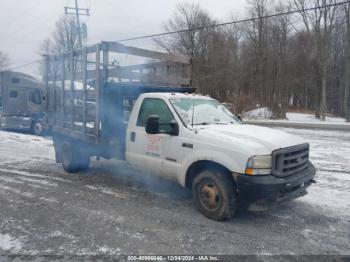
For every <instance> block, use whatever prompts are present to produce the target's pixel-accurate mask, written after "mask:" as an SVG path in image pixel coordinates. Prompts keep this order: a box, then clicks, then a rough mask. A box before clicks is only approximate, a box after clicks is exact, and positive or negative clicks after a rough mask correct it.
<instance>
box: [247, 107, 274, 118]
mask: <svg viewBox="0 0 350 262" xmlns="http://www.w3.org/2000/svg"><path fill="white" fill-rule="evenodd" d="M272 116H273V113H272V111H271V110H270V109H269V108H267V107H261V108H257V109H254V110H251V111H248V112H245V113H243V118H244V119H249V120H265V119H271V118H272Z"/></svg>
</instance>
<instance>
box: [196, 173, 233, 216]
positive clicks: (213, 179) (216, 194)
mask: <svg viewBox="0 0 350 262" xmlns="http://www.w3.org/2000/svg"><path fill="white" fill-rule="evenodd" d="M192 192H193V198H194V202H195V204H196V207H197V209H198V210H199V211H200V212H201V213H202V214H203V215H205V216H206V217H208V218H210V219H213V220H218V221H222V220H225V219H229V218H232V217H233V216H234V215H235V213H236V210H237V202H238V201H237V194H236V190H235V185H234V183H233V181H232V179H231V178H230V177H228V175H227V174H224V173H223V172H221V171H218V170H204V171H202V172H200V173H199V174H198V175H197V176H196V177H195V178H194V180H193V184H192Z"/></svg>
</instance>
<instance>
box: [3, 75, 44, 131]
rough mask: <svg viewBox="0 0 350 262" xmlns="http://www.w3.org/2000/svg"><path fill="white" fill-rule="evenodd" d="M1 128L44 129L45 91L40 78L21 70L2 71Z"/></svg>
mask: <svg viewBox="0 0 350 262" xmlns="http://www.w3.org/2000/svg"><path fill="white" fill-rule="evenodd" d="M0 78H1V88H0V89H1V95H0V97H1V105H0V108H1V112H0V114H1V128H3V129H12V130H25V131H32V132H33V133H34V134H36V135H41V134H42V133H43V131H44V121H45V120H44V117H45V107H46V106H45V103H46V101H45V100H46V98H45V93H44V85H43V83H42V82H40V81H39V80H37V79H35V78H33V77H31V76H29V75H26V74H23V73H19V72H12V71H5V72H1V76H0Z"/></svg>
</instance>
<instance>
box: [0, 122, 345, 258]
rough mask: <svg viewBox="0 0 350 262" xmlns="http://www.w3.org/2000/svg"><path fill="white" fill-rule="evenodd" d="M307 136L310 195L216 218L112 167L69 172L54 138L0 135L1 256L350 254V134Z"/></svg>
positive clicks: (164, 185)
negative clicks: (312, 174)
mask: <svg viewBox="0 0 350 262" xmlns="http://www.w3.org/2000/svg"><path fill="white" fill-rule="evenodd" d="M283 130H286V131H288V132H290V133H293V134H297V135H300V136H302V137H305V138H307V139H308V140H309V141H310V143H311V147H312V151H311V160H312V161H313V163H314V164H315V166H316V168H317V170H318V176H317V179H316V180H317V182H318V183H317V184H315V185H312V186H311V188H310V189H309V195H307V196H305V197H304V198H301V199H297V200H295V201H293V202H290V203H287V204H285V205H284V206H281V207H278V208H276V209H274V210H270V211H267V212H259V213H248V212H244V213H240V214H238V216H237V217H236V218H234V219H233V220H231V221H227V222H215V221H211V220H209V219H207V218H205V217H203V216H202V215H201V214H200V213H198V212H197V211H196V209H195V207H194V205H193V203H192V199H191V192H189V191H188V190H185V189H182V188H181V187H179V186H177V185H176V184H173V183H171V182H168V181H165V180H161V179H159V178H155V177H151V176H148V175H144V174H142V173H139V172H135V171H133V170H131V169H129V168H128V167H127V166H126V165H125V164H124V163H120V162H117V161H100V162H97V161H94V162H93V164H92V168H91V170H90V171H89V172H87V173H80V174H76V175H68V174H66V173H65V172H64V171H63V169H62V168H61V166H60V165H57V164H56V163H55V161H54V154H53V147H52V142H51V141H50V139H47V138H40V137H34V136H31V135H26V134H19V133H8V132H3V131H0V206H1V208H0V255H10V254H26V255H51V254H55V255H120V254H122V255H125V254H127V255H131V254H177V255H179V254H235V255H237V254H241V255H246V254H250V255H251V254H254V255H260V254H264V255H269V254H274V255H275V254H278V255H290V254H322V255H328V254H342V255H350V230H349V229H350V171H349V169H350V134H349V132H342V131H316V130H302V129H298V130H296V129H283Z"/></svg>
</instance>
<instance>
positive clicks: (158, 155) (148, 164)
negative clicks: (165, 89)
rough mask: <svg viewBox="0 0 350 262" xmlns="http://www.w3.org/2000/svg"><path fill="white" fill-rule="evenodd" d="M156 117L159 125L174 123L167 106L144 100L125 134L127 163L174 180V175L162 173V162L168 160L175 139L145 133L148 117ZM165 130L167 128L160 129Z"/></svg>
mask: <svg viewBox="0 0 350 262" xmlns="http://www.w3.org/2000/svg"><path fill="white" fill-rule="evenodd" d="M151 115H158V116H159V121H160V122H161V123H170V122H171V121H174V120H175V118H174V115H173V113H172V112H171V110H170V109H169V107H168V105H167V104H166V103H165V101H163V100H162V99H159V98H145V99H144V100H143V102H142V105H141V107H140V111H139V114H138V117H137V120H136V123H135V124H134V123H132V124H131V126H132V128H129V129H128V133H127V142H126V144H127V150H126V151H127V152H126V157H127V161H128V162H129V163H130V164H131V165H133V166H135V167H137V168H138V169H140V170H147V171H149V172H151V173H153V174H156V175H160V176H165V177H167V178H169V179H174V178H175V173H176V172H173V173H171V172H170V173H169V172H164V161H166V159H170V160H171V161H175V160H173V158H171V156H172V155H175V154H172V153H171V152H172V151H173V150H176V149H175V148H174V147H173V148H172V146H171V145H173V144H176V143H175V142H174V141H175V139H177V137H174V136H170V135H167V134H157V135H150V134H147V133H146V131H145V125H146V121H147V119H148V117H149V116H151ZM161 128H167V126H164V127H161ZM166 169H167V168H166Z"/></svg>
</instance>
